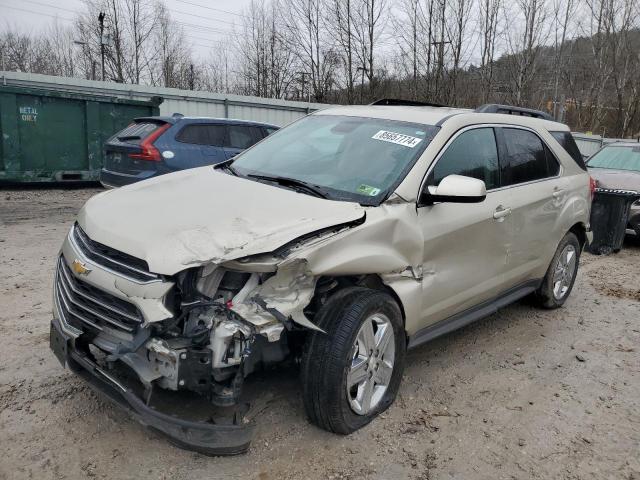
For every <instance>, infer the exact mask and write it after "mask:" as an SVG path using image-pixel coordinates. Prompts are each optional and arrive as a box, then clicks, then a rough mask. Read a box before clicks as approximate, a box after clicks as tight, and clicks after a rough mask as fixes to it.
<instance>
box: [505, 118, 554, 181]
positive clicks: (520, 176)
mask: <svg viewBox="0 0 640 480" xmlns="http://www.w3.org/2000/svg"><path fill="white" fill-rule="evenodd" d="M502 131H503V135H504V143H505V148H506V152H505V157H504V159H503V160H504V161H503V162H502V185H503V186H507V185H515V184H518V183H525V182H531V181H534V180H541V179H544V178H547V177H552V176H555V175H557V174H558V172H559V171H560V165H559V164H558V161H557V160H556V159H555V157H554V156H553V154H552V153H551V151H549V149H548V148H547V147H546V146H545V145H544V143H543V142H542V140H540V137H538V136H537V135H536V134H535V133H533V132H530V131H529V130H521V129H518V128H503V129H502Z"/></svg>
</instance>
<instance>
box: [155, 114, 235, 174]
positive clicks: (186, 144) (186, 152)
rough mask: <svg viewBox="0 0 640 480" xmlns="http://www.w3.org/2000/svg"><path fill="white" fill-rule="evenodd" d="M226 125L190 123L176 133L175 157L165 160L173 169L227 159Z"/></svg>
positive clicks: (199, 165) (210, 163) (198, 165)
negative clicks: (225, 145)
mask: <svg viewBox="0 0 640 480" xmlns="http://www.w3.org/2000/svg"><path fill="white" fill-rule="evenodd" d="M225 136H226V127H225V125H224V124H219V123H190V124H187V125H185V126H184V127H182V129H180V131H179V132H178V133H177V134H176V137H175V141H176V143H175V145H174V148H173V153H174V155H173V157H172V158H166V156H165V155H163V156H164V157H165V162H166V164H167V166H169V168H171V169H172V170H182V169H186V168H194V167H201V166H204V165H213V164H215V163H220V162H222V161H224V160H226V156H225V152H224V147H223V145H224V140H225Z"/></svg>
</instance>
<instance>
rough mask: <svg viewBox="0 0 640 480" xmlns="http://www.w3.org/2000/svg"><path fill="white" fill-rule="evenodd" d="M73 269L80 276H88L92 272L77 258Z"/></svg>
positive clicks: (72, 265)
mask: <svg viewBox="0 0 640 480" xmlns="http://www.w3.org/2000/svg"><path fill="white" fill-rule="evenodd" d="M71 267H72V268H73V271H74V272H76V273H77V274H78V275H87V274H88V273H89V272H90V271H91V269H90V268H87V267H86V266H85V264H84V263H82V262H81V261H80V260H78V259H77V258H76V259H75V260H74V261H73V263H72V264H71Z"/></svg>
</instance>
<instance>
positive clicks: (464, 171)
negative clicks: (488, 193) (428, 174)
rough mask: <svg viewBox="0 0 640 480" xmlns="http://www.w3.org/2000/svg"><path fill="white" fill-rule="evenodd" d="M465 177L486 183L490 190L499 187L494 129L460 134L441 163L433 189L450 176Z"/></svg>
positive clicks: (474, 130)
mask: <svg viewBox="0 0 640 480" xmlns="http://www.w3.org/2000/svg"><path fill="white" fill-rule="evenodd" d="M454 174H455V175H464V176H466V177H472V178H477V179H478V180H483V181H484V183H485V185H486V187H487V190H490V189H492V188H497V187H498V186H499V183H500V171H499V163H498V149H497V147H496V139H495V135H494V133H493V128H477V129H473V130H469V131H467V132H464V133H462V134H460V136H459V137H458V138H456V139H455V140H454V141H453V142H452V143H451V145H449V147H448V148H447V149H446V150H445V152H444V153H443V154H442V156H441V157H440V158H439V159H438V163H436V166H435V167H434V169H433V179H432V180H431V181H430V182H429V184H430V185H438V184H439V183H440V182H441V181H442V179H443V178H444V177H446V176H447V175H454Z"/></svg>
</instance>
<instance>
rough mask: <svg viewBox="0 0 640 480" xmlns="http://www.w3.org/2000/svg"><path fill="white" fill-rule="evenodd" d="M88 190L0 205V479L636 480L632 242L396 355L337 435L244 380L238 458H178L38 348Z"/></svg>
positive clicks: (43, 346) (638, 383) (294, 387)
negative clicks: (374, 400)
mask: <svg viewBox="0 0 640 480" xmlns="http://www.w3.org/2000/svg"><path fill="white" fill-rule="evenodd" d="M99 191H100V190H98V189H80V190H9V191H2V192H0V273H1V275H0V299H1V301H0V341H1V342H2V344H1V345H0V452H1V453H0V479H21V478H37V479H39V480H41V479H60V478H86V477H91V478H109V479H113V478H132V479H134V478H135V479H138V478H152V479H156V478H157V479H164V478H167V479H168V478H171V479H199V478H225V479H235V478H238V479H240V478H242V479H254V478H255V479H260V480H266V479H298V478H312V479H315V478H333V479H364V478H367V479H369V478H373V479H376V478H380V479H383V478H384V479H386V478H389V479H396V478H412V479H448V478H488V479H503V478H505V479H511V478H514V479H515V478H517V479H524V478H540V479H548V478H559V479H589V478H598V479H599V478H615V479H618V478H619V479H628V480H631V479H639V478H640V243H638V242H633V241H628V242H627V243H626V244H625V248H624V249H623V250H622V252H620V253H619V254H617V255H613V256H609V257H596V256H593V255H589V254H586V253H585V254H584V256H583V257H582V259H581V268H580V271H579V274H578V279H577V282H576V285H575V288H574V290H573V293H572V294H571V297H570V298H569V300H568V301H567V303H566V304H565V307H564V308H562V309H560V310H555V311H545V310H538V309H536V308H534V307H533V306H531V305H529V304H528V303H527V302H521V303H518V304H515V305H513V306H510V307H508V308H505V309H503V310H501V311H500V312H499V313H498V314H495V315H492V316H491V317H489V318H487V319H485V320H482V321H480V322H477V323H475V324H473V325H471V326H469V327H467V328H464V329H462V330H459V331H457V332H455V333H453V334H450V335H448V336H446V337H444V338H441V339H438V340H436V341H433V342H431V343H429V344H427V345H425V346H422V347H420V348H418V349H416V350H414V351H412V352H411V353H410V354H409V357H408V360H407V368H406V370H405V375H404V376H405V378H404V380H403V382H402V386H401V388H400V394H399V396H398V399H397V401H396V402H395V404H394V405H393V406H392V407H391V408H390V409H389V410H388V411H387V412H386V413H385V414H383V415H382V418H379V419H377V420H375V421H374V422H373V423H372V424H371V425H369V426H368V427H366V428H364V429H362V430H360V431H358V432H356V433H355V434H352V435H350V436H348V437H343V436H336V435H332V434H330V433H327V432H324V431H322V430H319V429H318V428H316V427H314V426H312V425H310V424H309V423H308V422H307V420H306V419H305V417H304V412H303V408H302V400H301V395H300V390H299V385H298V382H297V372H296V371H295V370H293V369H290V368H289V369H287V368H279V369H276V370H272V371H269V372H265V373H262V374H260V375H257V376H256V377H255V378H252V379H251V378H250V379H248V380H247V382H248V383H253V387H254V389H255V390H257V391H258V392H261V393H260V395H259V397H260V398H261V401H262V403H263V404H264V411H263V413H262V415H261V416H259V417H258V419H257V423H258V430H257V434H256V437H255V439H254V442H253V444H252V448H251V450H250V452H249V453H248V454H247V455H243V456H239V457H232V458H210V457H205V456H202V455H198V454H195V453H191V452H187V451H183V450H180V449H178V448H176V447H174V446H172V445H171V444H169V443H168V442H167V441H166V440H165V439H163V438H161V437H159V436H158V435H156V434H154V433H153V432H151V431H149V430H146V429H145V428H143V427H141V426H140V425H139V424H138V423H136V422H134V421H132V420H130V419H129V418H128V417H127V416H126V414H124V413H123V412H122V411H121V410H119V409H118V408H116V407H113V406H111V404H110V403H108V402H107V401H105V400H102V399H101V398H99V397H97V396H96V395H95V394H94V393H92V391H91V390H90V389H89V388H88V387H87V386H86V385H85V384H84V383H83V382H82V381H81V380H79V379H77V378H76V377H75V376H74V375H72V374H71V373H70V372H69V371H68V370H63V369H62V367H61V366H60V364H59V363H58V362H57V360H56V359H55V358H54V356H53V354H52V353H51V352H50V350H49V345H48V339H49V320H50V317H51V314H50V312H51V290H52V279H53V270H54V264H55V258H56V254H57V252H58V249H59V247H60V245H61V243H62V240H63V238H64V236H65V234H66V232H67V231H68V229H69V227H70V226H71V224H72V222H73V220H74V218H75V215H76V213H77V211H78V210H79V209H80V207H81V206H82V204H83V203H84V201H86V200H87V199H88V198H89V197H90V196H92V195H94V194H96V193H98V192H99Z"/></svg>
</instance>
